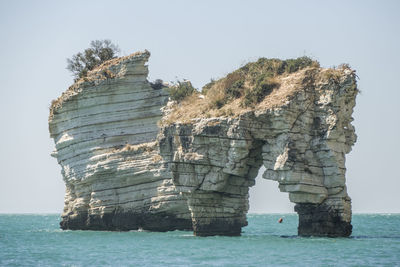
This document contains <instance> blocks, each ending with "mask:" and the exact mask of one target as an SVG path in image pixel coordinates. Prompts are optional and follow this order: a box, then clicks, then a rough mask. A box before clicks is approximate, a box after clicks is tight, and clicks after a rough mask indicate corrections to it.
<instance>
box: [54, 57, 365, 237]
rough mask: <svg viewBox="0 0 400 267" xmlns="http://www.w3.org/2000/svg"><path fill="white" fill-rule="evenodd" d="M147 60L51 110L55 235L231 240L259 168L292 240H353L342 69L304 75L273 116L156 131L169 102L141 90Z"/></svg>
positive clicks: (114, 68)
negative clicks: (281, 201)
mask: <svg viewBox="0 0 400 267" xmlns="http://www.w3.org/2000/svg"><path fill="white" fill-rule="evenodd" d="M149 56H150V53H149V52H148V51H145V52H142V53H135V54H132V55H130V56H127V57H123V58H119V59H114V60H112V61H111V62H109V63H108V64H105V65H103V66H100V67H99V68H97V69H95V70H93V71H91V72H90V73H89V75H88V77H87V78H86V79H82V80H79V81H78V82H77V83H75V84H74V85H73V86H71V87H70V88H69V89H68V90H67V91H66V92H65V93H63V94H62V96H60V97H59V98H58V99H57V100H55V101H53V103H52V107H51V110H50V117H49V130H50V134H51V137H52V138H54V141H55V144H56V150H55V151H54V153H53V156H54V157H56V158H57V160H58V162H59V164H60V165H61V167H62V175H63V179H64V181H65V183H66V195H65V205H64V212H63V214H62V222H61V227H62V228H63V229H93V230H133V229H138V228H143V229H148V230H155V231H167V230H175V229H193V230H194V233H195V234H196V235H199V236H208V235H239V234H240V233H241V228H242V227H243V226H245V225H246V224H247V220H246V213H247V211H248V208H249V204H248V192H249V187H251V186H253V185H254V183H255V181H254V179H255V177H256V176H257V173H258V170H259V169H260V167H261V166H262V165H263V166H265V168H266V171H265V172H264V175H263V176H264V178H266V179H271V180H276V181H278V182H279V188H280V190H281V191H284V192H289V198H290V201H292V202H294V203H296V206H295V210H296V211H297V212H298V214H299V228H298V233H299V235H303V236H309V235H317V236H348V235H350V234H351V229H352V226H351V201H350V198H349V196H348V195H347V191H346V185H345V171H346V169H345V155H346V154H347V153H349V152H350V150H351V147H352V145H353V144H354V142H355V140H356V135H355V133H354V127H353V126H352V125H351V121H352V117H351V115H352V112H353V107H354V106H355V97H356V94H357V88H356V82H355V75H354V73H353V72H352V71H351V70H350V69H343V70H341V72H340V73H341V75H340V77H336V78H335V79H330V78H326V77H325V76H324V77H325V78H321V77H322V76H323V75H321V74H322V73H323V72H324V71H326V70H323V69H318V68H317V69H308V70H307V69H306V70H303V71H302V73H300V74H299V75H297V76H296V78H295V80H296V79H297V80H296V82H293V81H292V80H288V83H289V85H287V84H286V85H285V86H286V87H287V88H292V89H290V90H291V91H290V90H289V91H290V94H288V95H287V96H285V100H284V102H283V103H281V104H280V105H278V106H275V107H273V108H261V109H252V110H248V111H246V112H243V113H241V114H240V115H238V116H231V117H229V116H222V117H215V118H204V117H203V118H197V119H196V118H194V119H192V120H191V121H190V122H186V123H182V122H174V123H170V124H165V125H164V126H158V124H159V122H160V120H163V116H164V117H165V116H166V114H167V113H168V112H167V111H168V110H167V109H168V105H167V106H165V104H166V102H167V100H168V95H167V94H166V92H165V91H163V90H161V89H160V88H153V87H152V86H151V84H150V83H149V82H148V81H147V74H148V69H147V65H146V64H145V63H146V62H147V61H148V58H149ZM104 73H108V75H104ZM110 73H111V74H112V75H111V76H110ZM110 77H111V78H110ZM291 82H293V84H290V83H291ZM285 86H282V87H284V88H286V87H285ZM163 107H164V111H165V113H164V114H162V112H161V111H160V109H161V108H163ZM166 107H167V108H166Z"/></svg>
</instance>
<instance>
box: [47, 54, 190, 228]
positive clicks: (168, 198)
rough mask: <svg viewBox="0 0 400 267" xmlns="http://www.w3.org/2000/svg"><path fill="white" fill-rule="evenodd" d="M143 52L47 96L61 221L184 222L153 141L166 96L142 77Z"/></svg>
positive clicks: (114, 224) (184, 211)
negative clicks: (61, 189) (60, 183)
mask: <svg viewBox="0 0 400 267" xmlns="http://www.w3.org/2000/svg"><path fill="white" fill-rule="evenodd" d="M149 56H150V54H149V53H148V52H144V53H136V54H133V55H131V56H128V57H125V58H121V59H117V60H114V62H108V63H106V64H105V65H103V66H101V67H100V68H98V69H96V70H94V71H92V72H91V73H89V75H88V77H87V78H85V80H80V81H78V82H77V83H76V84H75V85H73V86H72V87H71V88H69V89H68V90H67V92H65V93H64V94H63V95H62V96H61V97H60V98H59V99H57V100H56V101H54V102H53V105H52V110H51V116H50V120H49V129H50V133H51V137H52V138H54V141H55V144H56V150H55V152H54V153H53V156H54V157H56V158H57V160H58V163H59V164H60V165H61V167H62V175H63V178H64V182H65V184H66V194H65V205H64V212H63V214H62V221H61V228H63V229H93V230H132V229H138V228H143V229H148V230H158V231H164V230H174V229H191V228H192V223H191V216H190V213H189V210H188V208H187V204H186V199H184V198H183V197H182V196H181V195H180V194H179V192H178V191H177V190H176V188H175V186H174V184H173V183H172V175H171V172H169V170H168V165H167V163H166V162H164V160H163V159H162V158H161V157H160V155H159V148H158V146H157V144H156V142H155V140H156V136H157V134H158V131H159V129H158V126H157V122H158V121H159V120H160V119H161V115H162V113H161V110H160V108H161V107H162V106H163V105H164V104H165V102H166V101H167V99H168V96H167V93H166V92H165V91H163V90H162V89H154V88H152V86H151V84H150V83H149V82H148V81H147V75H148V68H147V66H146V65H145V63H146V62H147V60H148V58H149Z"/></svg>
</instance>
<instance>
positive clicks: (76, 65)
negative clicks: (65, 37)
mask: <svg viewBox="0 0 400 267" xmlns="http://www.w3.org/2000/svg"><path fill="white" fill-rule="evenodd" d="M119 52H120V50H119V47H118V46H117V45H115V44H113V43H112V42H111V41H110V40H107V39H106V40H95V41H91V42H90V48H87V49H85V51H83V52H79V53H77V54H75V55H73V56H72V58H70V59H69V58H67V63H68V65H67V69H68V70H69V71H71V72H72V74H73V75H74V77H75V81H76V80H78V79H79V78H83V77H86V75H87V73H88V71H90V70H92V69H94V68H95V67H97V66H99V65H101V64H102V63H103V62H105V61H107V60H109V59H112V58H115V57H117V56H118V54H119Z"/></svg>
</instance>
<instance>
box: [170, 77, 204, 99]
mask: <svg viewBox="0 0 400 267" xmlns="http://www.w3.org/2000/svg"><path fill="white" fill-rule="evenodd" d="M168 92H169V95H170V97H171V99H172V100H174V101H176V102H181V101H182V100H183V99H185V98H186V97H187V96H190V95H192V94H193V93H195V92H197V91H196V89H195V88H194V87H193V85H192V83H191V82H189V81H183V82H181V81H178V82H177V83H176V84H175V85H173V86H171V87H170V88H169V89H168Z"/></svg>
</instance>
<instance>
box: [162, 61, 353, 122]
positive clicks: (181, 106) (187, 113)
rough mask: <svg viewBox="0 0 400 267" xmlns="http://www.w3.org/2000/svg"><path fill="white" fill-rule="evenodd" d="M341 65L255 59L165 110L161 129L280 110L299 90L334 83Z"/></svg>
mask: <svg viewBox="0 0 400 267" xmlns="http://www.w3.org/2000/svg"><path fill="white" fill-rule="evenodd" d="M344 69H350V68H349V66H348V65H342V66H340V67H339V68H337V69H323V68H320V66H319V63H318V62H316V61H313V60H311V59H309V58H306V57H302V58H299V59H291V60H286V61H283V60H279V59H259V60H258V61H257V62H253V63H249V64H247V65H245V66H243V67H242V68H240V69H238V70H236V71H234V72H232V73H230V74H228V75H227V76H226V77H224V78H221V79H219V80H217V81H211V82H210V83H209V84H207V85H205V86H204V87H203V89H202V92H201V93H200V92H197V91H196V92H194V93H192V94H190V95H188V96H187V97H185V98H184V99H183V100H181V101H179V102H178V101H175V102H174V103H173V104H172V105H171V106H169V111H168V112H167V113H166V116H164V118H163V119H162V121H161V125H168V124H172V123H175V122H177V123H190V122H191V121H192V120H193V119H199V118H213V117H237V116H239V115H241V114H244V113H246V112H251V111H262V110H267V109H272V108H277V107H281V106H283V105H285V104H287V103H288V102H289V101H290V99H291V98H292V97H293V96H294V95H295V94H296V92H299V91H301V90H304V89H305V88H306V87H307V86H309V83H310V78H311V79H312V82H313V83H314V84H315V83H321V82H322V83H330V82H334V83H336V82H337V81H338V80H339V79H340V77H342V76H343V70H344Z"/></svg>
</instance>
